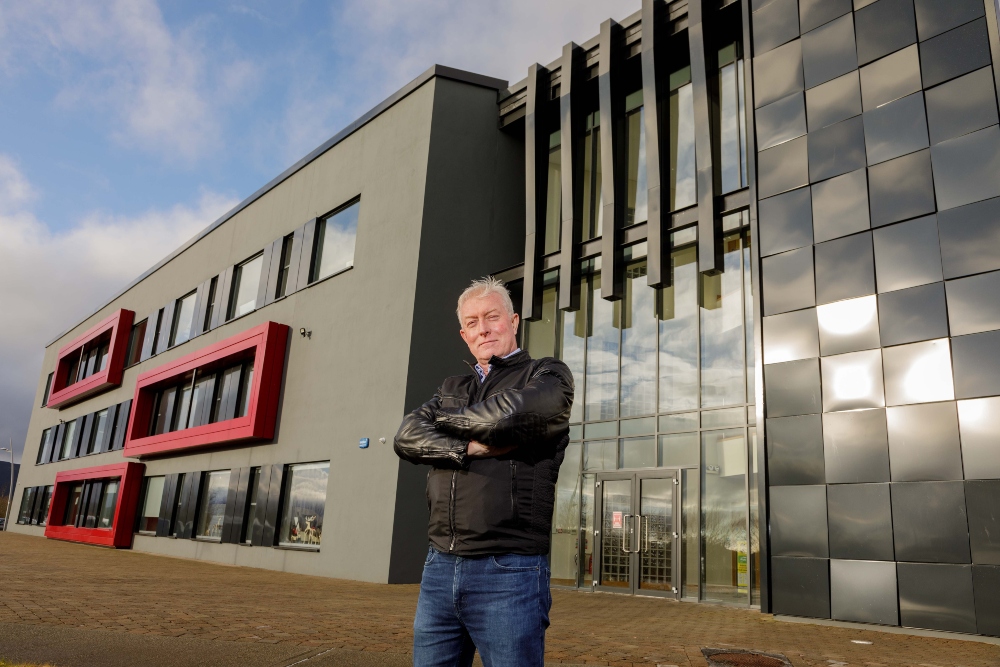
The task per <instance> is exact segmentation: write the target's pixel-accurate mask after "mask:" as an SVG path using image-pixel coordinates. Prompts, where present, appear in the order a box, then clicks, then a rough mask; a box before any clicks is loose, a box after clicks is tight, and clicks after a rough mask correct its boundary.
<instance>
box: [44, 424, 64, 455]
mask: <svg viewBox="0 0 1000 667" xmlns="http://www.w3.org/2000/svg"><path fill="white" fill-rule="evenodd" d="M65 428H66V425H65V424H63V423H60V424H59V425H58V426H56V427H55V429H54V430H53V436H52V449H51V450H49V460H48V461H42V463H52V462H53V461H58V460H59V448H60V446H61V445H62V439H63V431H64V430H65Z"/></svg>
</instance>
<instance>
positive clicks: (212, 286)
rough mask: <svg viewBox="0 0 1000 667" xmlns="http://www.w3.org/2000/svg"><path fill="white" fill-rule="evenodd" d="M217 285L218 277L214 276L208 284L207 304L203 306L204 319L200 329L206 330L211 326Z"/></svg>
mask: <svg viewBox="0 0 1000 667" xmlns="http://www.w3.org/2000/svg"><path fill="white" fill-rule="evenodd" d="M218 286H219V277H218V276H216V277H215V278H212V282H211V283H209V285H208V306H207V307H206V308H205V321H204V322H202V323H201V330H202V331H208V330H209V329H211V328H212V315H213V314H214V313H215V300H216V296H217V294H216V293H217V291H218V290H217V289H216V288H217V287H218Z"/></svg>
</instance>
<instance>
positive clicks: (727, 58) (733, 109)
mask: <svg viewBox="0 0 1000 667" xmlns="http://www.w3.org/2000/svg"><path fill="white" fill-rule="evenodd" d="M718 81H719V93H718V95H719V96H718V100H719V115H720V118H719V121H720V122H719V181H720V183H721V185H722V192H723V194H725V193H727V192H732V191H733V190H739V189H740V188H745V187H746V186H747V142H746V126H747V116H746V108H745V107H744V104H745V99H746V98H745V97H744V96H743V54H742V45H741V44H739V43H738V42H736V43H733V44H729V45H727V46H725V47H723V48H722V49H720V50H719V79H718Z"/></svg>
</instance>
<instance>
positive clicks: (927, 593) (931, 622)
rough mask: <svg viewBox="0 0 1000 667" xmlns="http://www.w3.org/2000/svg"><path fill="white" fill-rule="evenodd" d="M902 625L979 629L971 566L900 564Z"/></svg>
mask: <svg viewBox="0 0 1000 667" xmlns="http://www.w3.org/2000/svg"><path fill="white" fill-rule="evenodd" d="M896 571H897V574H898V577H899V619H900V622H901V625H904V626H908V627H911V628H927V629H930V630H950V631H952V632H968V633H970V634H973V633H975V632H976V609H975V601H974V600H973V593H972V566H971V565H940V564H932V563H898V564H897V565H896Z"/></svg>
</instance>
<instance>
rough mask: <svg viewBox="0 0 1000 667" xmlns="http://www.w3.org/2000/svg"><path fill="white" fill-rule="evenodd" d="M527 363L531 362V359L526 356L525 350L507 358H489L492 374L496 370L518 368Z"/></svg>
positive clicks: (495, 356)
mask: <svg viewBox="0 0 1000 667" xmlns="http://www.w3.org/2000/svg"><path fill="white" fill-rule="evenodd" d="M527 361H531V357H530V356H529V355H528V352H527V350H521V351H520V352H517V353H515V354H512V355H510V356H509V357H504V358H502V359H501V358H500V357H498V356H497V355H495V354H494V355H493V356H492V357H490V372H493V371H494V370H495V369H497V368H509V367H511V366H519V365H521V364H523V363H525V362H527Z"/></svg>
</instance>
